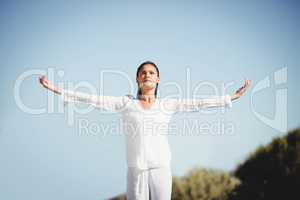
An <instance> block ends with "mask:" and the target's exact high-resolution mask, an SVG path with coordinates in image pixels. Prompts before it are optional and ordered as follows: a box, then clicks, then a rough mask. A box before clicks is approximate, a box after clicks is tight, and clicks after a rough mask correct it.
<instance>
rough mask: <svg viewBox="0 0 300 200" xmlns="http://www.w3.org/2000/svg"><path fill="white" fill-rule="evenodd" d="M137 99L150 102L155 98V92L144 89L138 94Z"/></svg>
mask: <svg viewBox="0 0 300 200" xmlns="http://www.w3.org/2000/svg"><path fill="white" fill-rule="evenodd" d="M138 99H140V100H144V101H147V102H149V103H151V102H153V101H154V100H155V94H154V92H153V91H144V92H142V94H140V95H138Z"/></svg>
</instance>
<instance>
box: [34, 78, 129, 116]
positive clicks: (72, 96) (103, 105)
mask: <svg viewBox="0 0 300 200" xmlns="http://www.w3.org/2000/svg"><path fill="white" fill-rule="evenodd" d="M39 81H40V83H41V84H42V86H43V87H45V88H46V89H48V90H50V91H52V92H54V93H56V94H59V95H61V98H62V99H63V101H64V105H66V104H65V103H67V102H72V103H77V102H81V103H86V104H90V105H92V106H94V107H96V108H99V109H101V110H106V111H121V110H122V109H123V108H124V107H125V105H126V104H127V102H128V101H129V97H128V96H127V95H125V96H104V95H101V96H98V95H94V94H88V93H83V92H76V91H71V90H65V89H58V88H57V87H56V86H55V85H53V84H51V83H49V81H48V80H47V79H46V77H45V76H42V77H40V78H39Z"/></svg>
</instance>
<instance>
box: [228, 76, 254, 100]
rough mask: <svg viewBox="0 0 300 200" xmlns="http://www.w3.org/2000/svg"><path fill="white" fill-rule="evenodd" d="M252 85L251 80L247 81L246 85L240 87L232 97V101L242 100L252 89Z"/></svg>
mask: <svg viewBox="0 0 300 200" xmlns="http://www.w3.org/2000/svg"><path fill="white" fill-rule="evenodd" d="M250 85H251V80H245V83H244V85H243V86H242V87H240V88H239V89H238V90H237V91H236V92H235V93H234V94H233V95H232V96H231V100H235V99H238V98H240V97H241V96H242V95H243V94H244V93H245V92H246V90H247V89H248V88H249V87H250Z"/></svg>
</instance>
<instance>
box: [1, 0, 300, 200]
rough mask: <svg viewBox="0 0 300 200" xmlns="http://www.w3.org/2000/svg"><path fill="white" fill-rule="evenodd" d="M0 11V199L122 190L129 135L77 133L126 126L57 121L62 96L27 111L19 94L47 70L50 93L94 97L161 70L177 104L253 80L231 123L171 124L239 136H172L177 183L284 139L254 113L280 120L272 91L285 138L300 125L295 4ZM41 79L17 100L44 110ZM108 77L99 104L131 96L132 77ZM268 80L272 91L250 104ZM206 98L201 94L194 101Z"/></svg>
mask: <svg viewBox="0 0 300 200" xmlns="http://www.w3.org/2000/svg"><path fill="white" fill-rule="evenodd" d="M0 9H1V12H0V16H1V18H0V20H1V37H0V41H1V48H0V56H1V59H0V66H1V67H0V74H1V80H2V84H1V85H0V89H1V94H0V96H1V98H0V103H1V104H0V105H1V116H0V117H1V121H0V123H1V126H0V159H1V166H0V177H1V179H0V198H1V199H20V198H23V199H31V200H34V199H73V200H74V199H91V200H92V199H105V198H108V197H111V196H115V195H117V194H119V193H123V192H125V189H126V163H125V161H126V160H125V143H124V137H122V136H119V135H110V134H108V135H106V136H105V137H101V136H100V135H99V134H98V135H81V134H80V133H79V131H78V122H79V120H80V119H87V120H89V122H90V123H93V122H94V123H101V124H109V123H111V122H112V121H113V122H115V121H117V120H118V119H119V117H120V116H119V115H118V114H114V113H111V114H107V113H101V112H99V111H97V110H92V111H91V112H89V113H86V114H82V115H80V114H78V115H76V116H75V119H74V121H75V123H74V124H73V125H71V126H70V125H68V123H67V120H68V117H67V115H66V113H61V112H58V111H57V106H58V105H61V99H59V98H57V97H56V96H55V98H54V105H55V108H54V112H52V113H42V114H29V113H26V112H24V111H23V110H22V109H21V108H20V106H18V104H17V102H16V98H15V93H14V88H15V85H16V82H17V80H18V78H20V76H21V75H22V74H23V73H24V72H28V71H29V70H41V71H43V72H45V73H46V72H47V70H48V71H49V69H51V70H53V73H54V76H55V83H58V82H67V81H70V82H73V83H75V84H77V83H82V82H88V83H89V84H91V85H94V86H95V88H96V89H99V83H100V82H101V80H100V74H101V71H103V70H114V71H118V72H122V73H123V74H126V75H128V77H129V80H131V83H133V84H135V81H134V80H135V73H136V69H137V66H138V65H139V64H140V63H141V62H143V61H145V60H152V61H154V62H155V63H157V65H158V67H159V69H160V75H161V84H160V88H159V90H160V95H161V96H166V95H170V94H171V93H174V92H176V89H175V88H174V87H172V86H169V85H168V84H167V83H170V82H176V83H177V84H178V85H179V86H180V87H181V88H182V91H183V93H181V94H180V95H181V96H182V97H190V96H189V94H188V93H187V91H188V90H192V89H194V88H195V87H196V85H197V84H199V83H201V82H203V81H209V82H210V83H213V84H214V85H216V86H217V87H218V88H219V87H221V84H222V83H228V82H232V83H233V84H232V85H231V86H230V87H229V88H228V90H226V92H227V93H229V94H231V93H233V92H234V91H235V90H236V89H238V88H239V87H240V86H241V85H242V84H243V79H244V77H247V78H249V79H251V80H252V82H253V85H252V87H251V88H250V90H249V91H247V93H246V94H245V96H243V97H242V98H241V99H239V100H238V101H235V102H233V107H232V108H231V109H228V110H226V112H225V113H220V112H216V113H215V114H212V115H208V114H203V113H188V114H178V115H175V116H174V117H173V118H172V123H174V124H181V122H182V121H183V120H184V119H189V120H190V122H193V120H198V121H200V122H201V123H207V124H213V123H216V124H217V123H218V122H219V121H221V122H222V123H224V124H225V125H226V124H227V125H228V124H233V127H234V132H233V134H232V135H226V134H225V135H216V134H213V133H214V131H212V132H210V134H205V132H204V133H203V134H197V131H187V130H184V129H183V128H182V127H181V128H179V129H178V130H177V131H175V132H176V134H172V135H170V136H169V142H170V145H171V150H172V169H173V174H174V175H177V176H182V175H184V174H185V173H186V172H187V171H188V170H190V169H191V168H193V167H195V166H202V167H209V168H215V169H222V170H225V171H229V170H233V169H234V168H235V166H236V165H237V164H238V163H240V162H242V161H243V160H244V159H245V158H246V157H247V156H248V155H249V153H250V152H252V151H254V150H255V149H256V148H257V147H258V146H259V145H263V144H266V143H268V142H270V141H271V140H272V138H274V137H276V136H280V135H284V133H283V132H281V131H280V130H278V129H276V128H274V127H271V126H269V125H267V124H266V122H265V121H263V120H261V119H259V118H258V117H257V114H255V112H256V113H260V114H261V115H264V116H266V117H267V118H269V119H272V117H273V116H275V115H276V116H284V113H279V114H278V112H277V113H276V109H275V108H276V105H277V104H278V102H277V101H276V94H279V93H276V91H279V90H282V91H287V108H288V109H287V112H286V113H287V129H288V130H291V129H294V128H296V127H298V126H299V124H300V120H299V111H300V109H299V105H298V103H299V100H300V95H299V90H298V89H297V86H298V85H299V83H300V81H299V77H298V76H299V72H300V70H299V64H300V60H299V52H300V37H299V35H300V28H299V27H300V22H299V19H300V12H299V9H300V5H299V3H298V2H297V1H290V0H288V1H276V0H274V1H247V2H246V1H245V2H241V1H233V0H229V1H172V2H171V1H169V2H165V3H159V2H158V1H156V2H155V1H154V2H148V1H145V2H143V1H127V2H125V1H122V2H118V1H86V2H83V1H1V7H0ZM281 69H287V81H286V82H285V83H283V84H280V85H279V86H278V85H276V81H274V80H275V79H274V78H275V75H274V73H275V72H276V71H277V72H278V70H281ZM59 71H63V72H64V73H63V75H62V76H59V75H58V74H60V72H59ZM187 73H189V74H190V82H189V84H188V83H187V81H186V74H187ZM47 75H49V74H47ZM37 77H38V75H32V76H28V77H27V78H26V79H25V80H24V81H23V82H22V84H21V85H20V87H19V88H18V89H19V90H18V91H19V92H20V93H19V94H20V97H21V99H22V102H23V103H24V104H25V105H27V106H28V107H32V108H47V91H46V90H45V89H43V88H42V87H41V86H40V85H39V84H38V82H37ZM104 78H105V80H102V81H104V83H105V85H104V86H103V87H104V94H106V95H123V94H126V93H130V92H132V90H131V89H132V88H131V87H130V85H129V84H128V79H127V80H125V79H124V77H120V76H118V75H113V74H109V75H108V76H105V77H104ZM265 78H269V80H270V87H268V88H266V89H264V90H261V91H259V92H256V93H255V95H254V94H253V88H255V86H257V85H258V83H260V82H261V81H262V80H264V79H265ZM134 86H135V85H134ZM135 92H136V91H133V94H135ZM211 92H212V91H211V90H210V89H209V88H205V87H204V88H201V90H199V92H198V93H199V94H206V95H210V94H211ZM252 94H253V98H252V99H253V101H250V100H251V96H252ZM280 94H284V93H280ZM283 99H284V98H283ZM251 102H252V103H253V104H252V105H253V106H252V107H251ZM254 110H255V112H254ZM277 111H278V110H277ZM279 118H280V117H279ZM280 119H281V118H280ZM282 119H283V120H284V118H282ZM279 123H282V121H279ZM277 124H278V123H277ZM183 133H190V134H193V135H189V136H187V135H185V136H184V135H183Z"/></svg>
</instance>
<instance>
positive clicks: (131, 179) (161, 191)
mask: <svg viewBox="0 0 300 200" xmlns="http://www.w3.org/2000/svg"><path fill="white" fill-rule="evenodd" d="M171 192H172V173H171V168H170V167H159V168H151V169H145V170H139V169H137V168H134V167H128V169H127V200H149V199H151V200H171Z"/></svg>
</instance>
